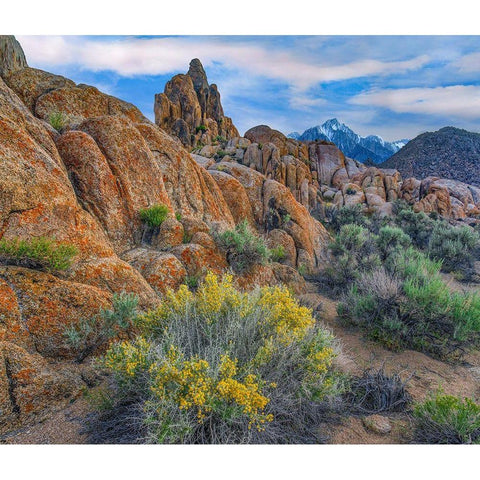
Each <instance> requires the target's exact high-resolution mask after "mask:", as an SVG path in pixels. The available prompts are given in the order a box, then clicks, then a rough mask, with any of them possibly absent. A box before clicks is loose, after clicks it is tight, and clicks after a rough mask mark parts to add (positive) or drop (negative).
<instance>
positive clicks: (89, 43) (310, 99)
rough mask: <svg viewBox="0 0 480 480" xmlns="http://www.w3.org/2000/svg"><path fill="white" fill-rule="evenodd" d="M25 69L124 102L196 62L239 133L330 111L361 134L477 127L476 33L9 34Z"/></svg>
mask: <svg viewBox="0 0 480 480" xmlns="http://www.w3.org/2000/svg"><path fill="white" fill-rule="evenodd" d="M17 38H18V40H19V41H20V43H21V44H22V46H23V48H24V50H25V54H26V56H27V60H28V62H29V65H30V66H33V67H36V68H41V69H44V70H48V71H51V72H53V73H57V74H60V75H64V76H66V77H69V78H71V79H72V80H74V81H75V82H77V83H87V84H90V85H95V86H97V87H98V88H99V89H100V90H102V91H104V92H106V93H109V94H112V95H115V96H117V97H120V98H122V99H125V100H127V101H130V102H132V103H134V104H135V105H137V106H138V107H139V108H140V109H141V110H142V112H143V113H144V114H145V115H146V116H147V117H149V118H151V119H153V98H154V94H155V93H159V92H163V89H164V86H165V83H166V82H167V81H168V80H169V79H170V78H171V77H172V76H173V75H174V74H176V73H185V72H186V71H187V70H188V64H189V61H190V60H191V59H192V58H195V57H198V58H200V60H201V61H202V63H203V65H204V67H205V70H206V72H207V76H208V79H209V82H210V83H216V84H217V85H218V88H219V91H220V93H221V96H222V103H223V107H224V110H225V113H226V115H228V116H230V117H232V118H233V121H234V123H235V125H236V126H237V127H238V129H239V131H240V133H241V134H243V133H244V132H245V131H246V130H247V129H248V128H250V127H253V126H255V125H259V124H267V125H270V126H271V127H273V128H276V129H278V130H280V131H282V132H284V133H289V132H291V131H294V130H296V131H299V132H302V131H303V130H305V129H306V128H308V127H311V126H313V125H317V124H320V123H323V122H324V121H325V120H327V119H328V118H332V117H337V118H338V119H339V120H340V121H342V122H344V123H346V124H347V125H349V126H350V127H351V128H353V129H354V130H355V131H357V132H358V133H360V134H361V135H369V134H377V135H380V136H382V137H383V138H385V139H386V140H390V141H392V140H397V139H401V138H413V137H414V136H416V135H417V134H419V133H421V132H424V131H427V130H430V131H431V130H436V129H438V128H441V127H443V126H446V125H453V126H457V127H460V128H466V129H468V130H471V131H476V132H479V131H480V37H478V36H476V37H475V36H450V37H449V36H327V37H322V36H170V37H149V36H17Z"/></svg>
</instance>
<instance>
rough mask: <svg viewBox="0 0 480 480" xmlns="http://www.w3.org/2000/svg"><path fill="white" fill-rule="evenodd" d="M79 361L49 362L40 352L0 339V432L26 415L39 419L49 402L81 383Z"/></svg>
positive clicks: (61, 398)
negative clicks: (69, 363) (30, 350)
mask: <svg viewBox="0 0 480 480" xmlns="http://www.w3.org/2000/svg"><path fill="white" fill-rule="evenodd" d="M82 370H83V368H81V367H80V366H79V365H76V366H73V365H72V366H70V365H62V364H58V363H56V364H49V363H48V362H47V361H46V360H45V359H44V358H43V357H42V356H41V355H39V354H38V353H35V352H27V351H26V350H25V349H23V348H22V347H20V346H18V345H15V344H13V343H10V342H3V341H0V433H4V432H6V431H8V430H9V429H11V427H12V426H13V425H21V423H22V422H24V421H26V420H27V419H29V420H31V419H34V418H36V419H37V420H42V418H44V417H45V414H46V412H48V411H49V410H50V409H51V408H52V407H53V405H55V404H56V403H57V402H65V401H66V399H68V398H71V397H72V396H75V395H78V394H79V393H80V392H81V389H82V388H83V387H85V383H84V382H83V381H82Z"/></svg>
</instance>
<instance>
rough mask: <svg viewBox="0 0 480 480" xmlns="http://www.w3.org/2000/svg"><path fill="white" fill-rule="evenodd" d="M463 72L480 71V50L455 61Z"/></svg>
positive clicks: (455, 65)
mask: <svg viewBox="0 0 480 480" xmlns="http://www.w3.org/2000/svg"><path fill="white" fill-rule="evenodd" d="M453 66H454V67H456V68H458V70H459V71H460V72H462V73H471V72H480V52H475V53H470V54H468V55H465V56H464V57H462V58H459V59H458V60H457V61H456V62H454V63H453Z"/></svg>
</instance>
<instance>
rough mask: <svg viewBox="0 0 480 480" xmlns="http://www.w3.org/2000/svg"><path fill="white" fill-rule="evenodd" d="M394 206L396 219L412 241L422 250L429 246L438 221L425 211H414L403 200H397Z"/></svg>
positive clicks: (441, 222)
mask: <svg viewBox="0 0 480 480" xmlns="http://www.w3.org/2000/svg"><path fill="white" fill-rule="evenodd" d="M394 205H395V207H394V221H395V224H396V225H397V226H398V227H400V228H401V229H402V230H403V231H404V232H405V233H406V234H407V235H408V236H409V237H410V238H411V239H412V243H413V244H414V245H415V246H416V247H417V248H420V249H422V250H424V249H426V248H427V247H428V242H429V241H430V236H431V234H432V231H433V229H434V227H435V225H436V223H437V222H439V223H440V224H446V222H444V221H443V220H438V221H435V220H434V219H432V218H431V217H429V216H428V215H427V214H425V213H424V212H414V211H413V208H412V207H411V206H409V205H407V204H406V203H405V202H404V201H402V200H397V201H396V202H395V204H394Z"/></svg>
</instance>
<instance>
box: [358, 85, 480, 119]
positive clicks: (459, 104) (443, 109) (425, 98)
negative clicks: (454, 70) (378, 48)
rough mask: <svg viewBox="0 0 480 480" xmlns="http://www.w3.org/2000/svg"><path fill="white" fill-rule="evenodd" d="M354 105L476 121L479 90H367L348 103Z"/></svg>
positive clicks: (479, 107) (461, 87)
mask: <svg viewBox="0 0 480 480" xmlns="http://www.w3.org/2000/svg"><path fill="white" fill-rule="evenodd" d="M349 103H351V104H354V105H366V106H376V107H385V108H388V109H390V110H392V111H394V112H397V113H420V114H429V115H442V116H453V117H457V118H463V119H470V120H472V119H477V118H480V86H474V85H453V86H450V87H435V88H399V89H385V90H371V91H369V92H365V93H362V94H359V95H356V96H355V97H353V98H352V99H350V100H349Z"/></svg>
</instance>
